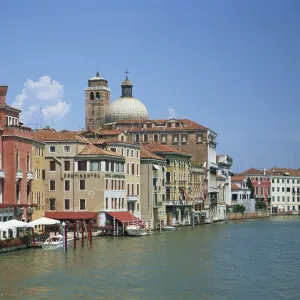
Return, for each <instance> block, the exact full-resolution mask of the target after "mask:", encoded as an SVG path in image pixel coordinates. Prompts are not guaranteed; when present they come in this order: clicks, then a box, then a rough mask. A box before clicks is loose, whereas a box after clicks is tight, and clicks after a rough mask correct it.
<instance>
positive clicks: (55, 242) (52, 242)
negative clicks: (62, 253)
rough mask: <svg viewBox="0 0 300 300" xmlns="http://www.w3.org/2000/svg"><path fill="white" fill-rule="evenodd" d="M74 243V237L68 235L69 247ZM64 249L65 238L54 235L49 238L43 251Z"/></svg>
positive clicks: (44, 244)
mask: <svg viewBox="0 0 300 300" xmlns="http://www.w3.org/2000/svg"><path fill="white" fill-rule="evenodd" d="M73 241H74V236H72V235H70V234H68V235H67V246H68V247H69V246H70V245H71V244H72V242H73ZM63 247H64V236H63V235H61V234H59V235H54V236H51V237H49V238H48V239H47V240H46V241H45V242H44V243H43V244H42V249H44V250H53V249H59V248H63Z"/></svg>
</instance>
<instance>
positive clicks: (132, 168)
mask: <svg viewBox="0 0 300 300" xmlns="http://www.w3.org/2000/svg"><path fill="white" fill-rule="evenodd" d="M131 175H134V164H132V165H131Z"/></svg>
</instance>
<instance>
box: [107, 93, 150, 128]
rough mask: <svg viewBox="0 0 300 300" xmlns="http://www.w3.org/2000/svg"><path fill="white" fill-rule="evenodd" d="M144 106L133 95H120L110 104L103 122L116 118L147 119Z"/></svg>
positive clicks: (115, 119)
mask: <svg viewBox="0 0 300 300" xmlns="http://www.w3.org/2000/svg"><path fill="white" fill-rule="evenodd" d="M148 119H149V115H148V110H147V108H146V106H145V105H144V104H143V103H142V102H141V101H140V100H138V99H136V98H134V97H121V98H119V99H117V100H115V101H114V102H113V103H111V104H110V106H109V108H108V110H107V112H106V115H105V123H114V122H116V121H118V120H148Z"/></svg>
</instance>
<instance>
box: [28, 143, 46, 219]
mask: <svg viewBox="0 0 300 300" xmlns="http://www.w3.org/2000/svg"><path fill="white" fill-rule="evenodd" d="M31 157H32V172H33V180H32V184H31V194H32V203H33V204H35V205H36V207H35V208H34V209H33V211H32V210H31V213H32V220H36V219H38V218H41V217H42V216H43V213H44V211H45V182H44V181H45V172H46V171H45V143H43V142H39V141H37V140H34V141H33V142H32V155H31Z"/></svg>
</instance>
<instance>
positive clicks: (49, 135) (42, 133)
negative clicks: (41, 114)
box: [32, 129, 89, 143]
mask: <svg viewBox="0 0 300 300" xmlns="http://www.w3.org/2000/svg"><path fill="white" fill-rule="evenodd" d="M32 136H33V137H34V138H36V139H38V140H41V141H79V142H85V143H89V141H88V140H87V139H85V138H83V137H81V136H79V135H77V134H75V133H74V132H71V131H55V130H54V129H38V130H37V131H35V132H33V133H32Z"/></svg>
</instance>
